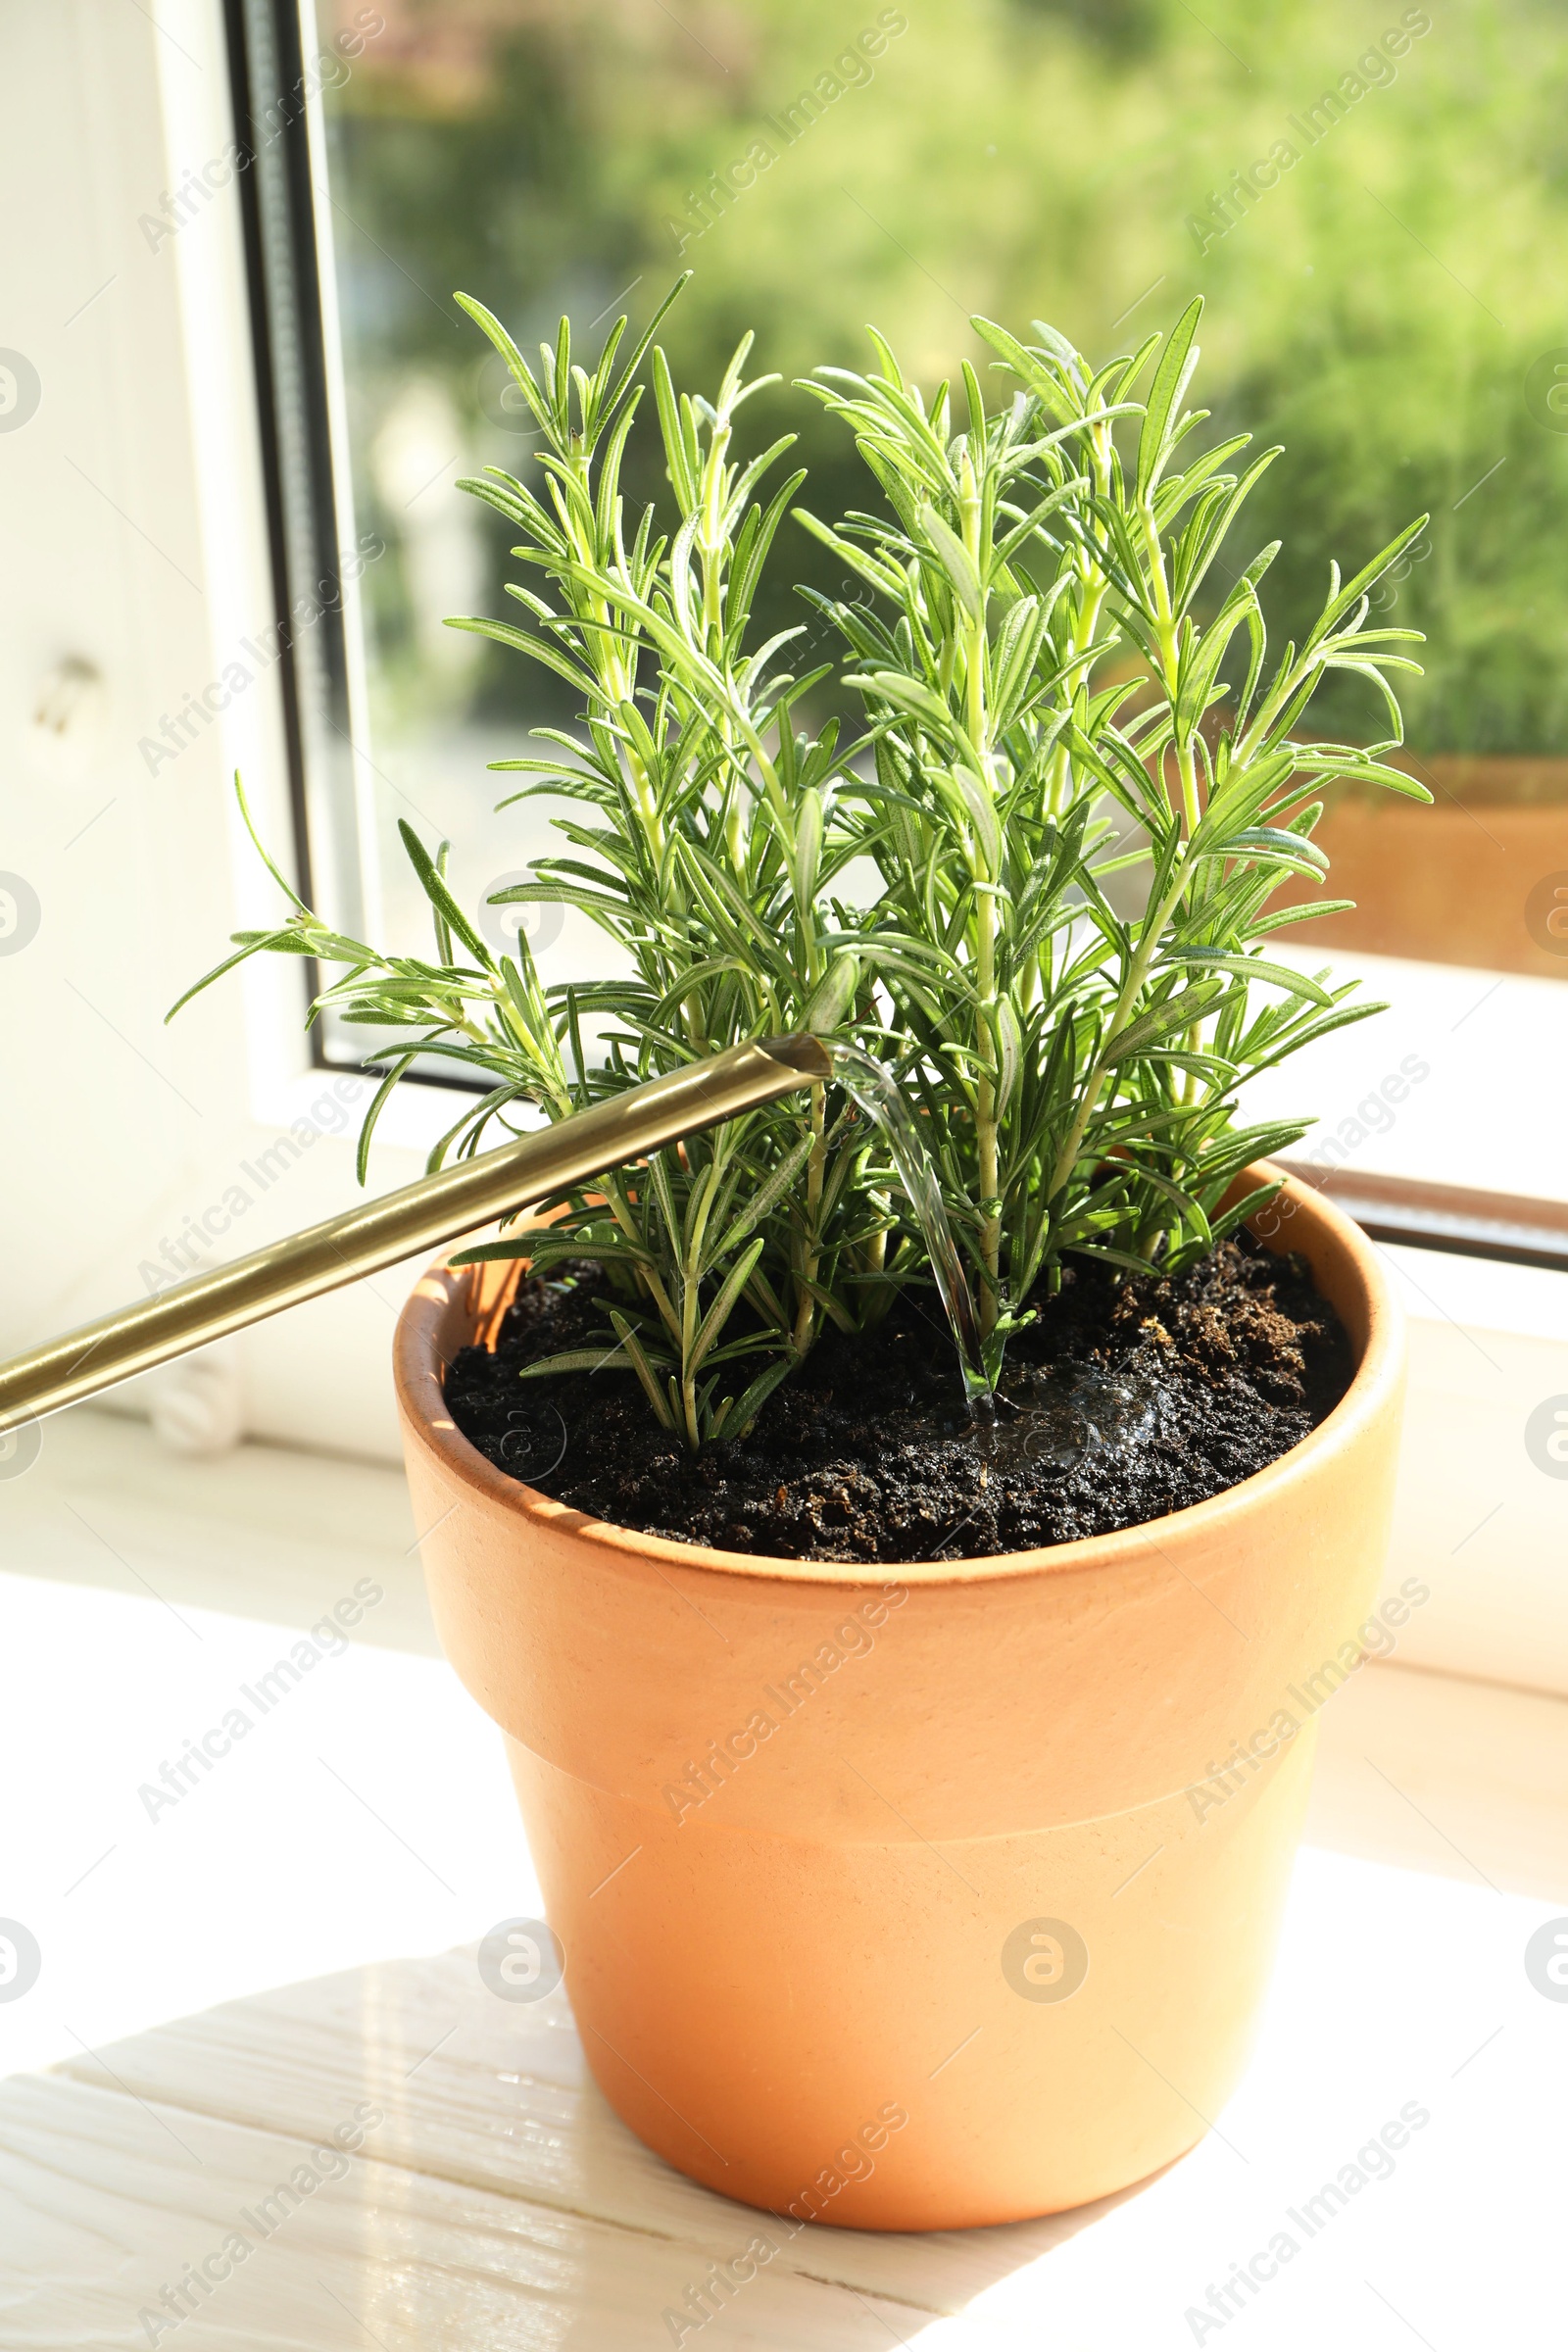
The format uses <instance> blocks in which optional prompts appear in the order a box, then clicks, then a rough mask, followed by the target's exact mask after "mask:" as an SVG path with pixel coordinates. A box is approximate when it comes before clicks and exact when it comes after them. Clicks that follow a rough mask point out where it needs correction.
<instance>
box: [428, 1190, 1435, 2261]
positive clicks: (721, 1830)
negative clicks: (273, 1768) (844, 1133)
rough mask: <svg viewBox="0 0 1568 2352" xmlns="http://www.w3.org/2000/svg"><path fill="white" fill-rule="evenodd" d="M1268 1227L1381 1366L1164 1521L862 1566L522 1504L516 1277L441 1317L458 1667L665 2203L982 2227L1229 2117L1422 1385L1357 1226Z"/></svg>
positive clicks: (1297, 1205)
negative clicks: (1406, 1386)
mask: <svg viewBox="0 0 1568 2352" xmlns="http://www.w3.org/2000/svg"><path fill="white" fill-rule="evenodd" d="M1255 1173H1256V1172H1255V1171H1254V1175H1255ZM1264 1221H1265V1223H1266V1224H1267V1225H1268V1226H1269V1228H1270V1231H1269V1235H1268V1236H1267V1237H1265V1238H1267V1239H1268V1240H1269V1242H1270V1246H1271V1247H1275V1248H1280V1249H1285V1248H1292V1249H1299V1250H1303V1251H1304V1252H1305V1254H1306V1256H1307V1257H1308V1259H1309V1260H1310V1261H1311V1264H1312V1268H1313V1272H1314V1274H1315V1276H1316V1278H1317V1282H1318V1285H1319V1287H1320V1289H1321V1290H1322V1291H1323V1292H1324V1294H1325V1295H1326V1296H1327V1297H1328V1298H1329V1299H1332V1301H1333V1302H1334V1304H1335V1305H1336V1306H1337V1307H1338V1309H1339V1311H1340V1314H1341V1315H1342V1317H1343V1318H1344V1320H1345V1323H1346V1326H1347V1328H1348V1331H1349V1333H1350V1336H1351V1340H1352V1342H1353V1345H1354V1348H1355V1351H1356V1356H1357V1361H1358V1369H1357V1372H1356V1375H1355V1379H1354V1382H1353V1384H1352V1386H1351V1388H1350V1391H1349V1393H1348V1396H1347V1397H1345V1399H1344V1401H1343V1402H1342V1403H1341V1404H1340V1405H1339V1406H1338V1407H1337V1409H1336V1410H1335V1411H1334V1412H1333V1413H1332V1414H1331V1415H1330V1416H1329V1418H1328V1420H1327V1421H1326V1422H1324V1424H1323V1425H1322V1426H1321V1428H1319V1429H1317V1430H1315V1431H1314V1432H1313V1433H1312V1435H1311V1436H1310V1437H1309V1438H1307V1439H1306V1440H1305V1441H1304V1443H1303V1444H1301V1445H1300V1446H1297V1447H1296V1448H1295V1449H1294V1451H1292V1452H1291V1453H1289V1454H1287V1455H1285V1456H1284V1457H1283V1458H1282V1459H1281V1460H1280V1461H1278V1462H1276V1463H1274V1464H1273V1465H1272V1466H1271V1467H1270V1468H1268V1469H1267V1470H1264V1471H1262V1472H1260V1473H1259V1474H1258V1475H1257V1476H1255V1477H1253V1478H1250V1479H1247V1480H1245V1481H1244V1482H1243V1483H1242V1484H1241V1485H1240V1486H1237V1487H1234V1488H1232V1489H1231V1490H1230V1491H1229V1493H1227V1494H1224V1495H1217V1496H1215V1497H1214V1498H1213V1499H1212V1500H1211V1501H1208V1502H1204V1503H1201V1504H1199V1505H1198V1506H1197V1507H1196V1508H1194V1509H1191V1510H1185V1511H1179V1512H1177V1513H1175V1514H1174V1515H1173V1516H1171V1517H1169V1518H1165V1519H1161V1520H1158V1521H1156V1522H1154V1523H1152V1525H1150V1526H1147V1527H1138V1528H1132V1529H1129V1530H1127V1531H1125V1532H1123V1533H1120V1534H1117V1535H1111V1536H1103V1537H1098V1538H1096V1539H1094V1540H1093V1541H1091V1542H1087V1543H1079V1544H1060V1545H1057V1546H1055V1547H1054V1548H1052V1549H1049V1550H1041V1551H1030V1552H1020V1553H1016V1554H1012V1555H1009V1556H1007V1557H1005V1558H1001V1559H984V1560H968V1561H958V1562H943V1563H941V1564H933V1563H929V1562H926V1563H915V1564H911V1565H910V1566H907V1567H903V1568H898V1569H889V1570H885V1571H879V1572H874V1573H872V1574H869V1575H868V1574H867V1573H866V1571H865V1570H864V1569H862V1568H854V1567H839V1566H832V1565H824V1564H820V1563H808V1562H800V1561H794V1560H771V1559H760V1558H754V1557H749V1556H743V1555H741V1554H738V1553H731V1552H718V1551H709V1550H705V1549H703V1548H701V1547H699V1546H696V1545H689V1544H674V1543H666V1542H663V1541H662V1540H660V1539H658V1538H655V1537H650V1536H643V1535H634V1534H631V1533H628V1532H627V1531H626V1530H625V1529H622V1528H617V1527H611V1526H607V1525H605V1524H603V1523H601V1522H598V1521H595V1520H591V1519H588V1518H585V1517H584V1516H583V1515H582V1514H580V1513H579V1512H576V1511H572V1510H568V1509H566V1508H565V1507H564V1505H562V1504H560V1503H557V1502H551V1501H549V1500H547V1499H546V1498H545V1497H544V1496H543V1495H538V1494H536V1493H535V1492H534V1491H533V1490H532V1489H530V1488H527V1487H524V1486H521V1485H519V1484H517V1483H516V1482H515V1480H513V1479H511V1478H509V1477H507V1476H505V1475H503V1473H501V1472H500V1471H498V1470H496V1469H495V1468H493V1467H492V1465H491V1464H490V1463H489V1462H488V1461H486V1460H485V1459H484V1458H483V1456H482V1455H480V1454H479V1453H478V1452H476V1451H475V1449H474V1448H473V1447H472V1446H469V1445H468V1444H467V1442H466V1439H464V1438H462V1437H461V1436H460V1435H459V1434H458V1432H457V1430H456V1429H455V1428H454V1427H453V1425H452V1423H451V1421H450V1420H449V1418H448V1417H447V1413H446V1410H445V1406H444V1403H443V1399H442V1395H441V1388H440V1382H441V1378H442V1375H443V1371H444V1367H445V1366H446V1364H447V1363H448V1362H450V1360H451V1358H452V1356H453V1354H454V1353H455V1351H456V1350H457V1349H458V1348H460V1347H463V1346H465V1345H466V1344H467V1343H468V1342H470V1341H471V1340H472V1339H473V1338H474V1337H475V1336H476V1335H477V1336H481V1337H483V1336H487V1335H488V1332H489V1331H490V1330H491V1329H492V1328H493V1326H494V1323H495V1321H496V1319H497V1317H498V1314H499V1310H500V1306H501V1304H503V1303H504V1296H503V1292H502V1289H501V1285H500V1284H499V1283H498V1282H497V1280H496V1277H497V1275H498V1274H504V1275H506V1276H509V1277H510V1276H511V1275H512V1269H510V1268H495V1267H485V1268H475V1269H471V1270H466V1271H463V1272H453V1271H450V1270H447V1269H445V1268H440V1267H437V1268H436V1269H434V1270H433V1271H432V1272H431V1273H429V1274H428V1275H426V1276H425V1277H424V1279H423V1280H422V1281H421V1283H420V1284H419V1286H418V1288H417V1291H416V1292H415V1294H414V1297H413V1298H412V1299H411V1300H410V1302H409V1304H408V1306H407V1308H406V1309H405V1311H404V1314H403V1318H402V1321H401V1323H400V1325H399V1327H398V1334H397V1382H398V1394H399V1399H400V1405H401V1410H402V1414H403V1420H404V1430H405V1437H406V1444H407V1454H408V1465H409V1477H410V1482H411V1485H412V1488H413V1495H414V1509H415V1516H416V1523H417V1525H418V1526H419V1527H421V1528H428V1529H429V1530H430V1531H431V1532H430V1534H429V1535H428V1536H427V1537H426V1538H425V1541H424V1546H423V1550H424V1561H425V1567H426V1571H427V1573H428V1577H429V1583H430V1593H431V1599H432V1603H433V1606H434V1610H435V1616H436V1621H437V1625H438V1627H439V1629H440V1633H441V1639H442V1641H443V1642H444V1644H445V1646H446V1650H447V1654H448V1656H449V1657H450V1658H451V1660H452V1662H453V1664H454V1665H455V1666H456V1667H457V1670H458V1672H459V1673H460V1674H461V1675H462V1677H463V1679H464V1681H465V1682H466V1685H467V1687H468V1689H469V1691H471V1692H472V1693H473V1695H474V1697H475V1698H477V1699H478V1701H479V1703H480V1705H481V1706H483V1707H484V1708H485V1709H486V1711H487V1712H488V1713H489V1714H490V1715H491V1716H493V1717H494V1719H495V1721H496V1722H497V1723H498V1724H499V1725H500V1726H501V1727H502V1729H503V1731H504V1732H505V1733H506V1735H507V1739H508V1743H509V1749H510V1753H511V1757H512V1762H513V1768H514V1772H515V1780H516V1785H517V1790H518V1795H519V1797H520V1800H521V1804H522V1810H523V1815H524V1819H525V1821H526V1825H527V1830H528V1837H529V1841H530V1844H531V1847H532V1851H533V1855H534V1859H535V1861H536V1863H537V1866H538V1871H539V1877H540V1882H541V1884H542V1886H543V1887H544V1890H545V1896H546V1902H547V1905H548V1909H549V1913H550V1919H551V1923H552V1926H553V1928H554V1931H555V1934H556V1936H557V1937H558V1939H559V1942H560V1944H561V1946H562V1948H563V1951H564V1960H565V1983H566V1989H567V1991H568V1992H569V1994H570V1997H571V2001H572V2006H573V2009H574V2012H575V2015H576V2020H577V2024H578V2026H579V2028H580V2030H581V2033H582V2037H583V2041H584V2044H585V2047H586V2050H587V2053H588V2060H589V2064H590V2065H591V2067H592V2069H593V2072H594V2075H595V2076H596V2078H597V2080H598V2082H599V2083H600V2085H601V2087H602V2088H603V2090H604V2092H605V2095H606V2096H607V2098H608V2099H609V2100H610V2102H611V2104H612V2105H613V2107H614V2108H615V2110H616V2112H617V2113H618V2114H619V2115H620V2116H622V2117H623V2118H624V2119H625V2121H626V2122H627V2123H628V2124H629V2125H630V2126H631V2128H632V2130H633V2131H636V2132H637V2133H638V2134H639V2135H640V2136H641V2137H642V2138H643V2139H644V2140H646V2141H647V2142H648V2144H649V2145H650V2146H651V2147H653V2148H655V2149H657V2150H658V2152H659V2153H660V2154H661V2155H662V2156H663V2157H664V2158H666V2159H667V2161H668V2162H669V2163H670V2164H672V2165H675V2166H676V2167H678V2168H679V2170H680V2171H682V2172H685V2173H688V2174H691V2175H692V2176H693V2177H694V2178H695V2179H697V2180H702V2181H705V2182H706V2183H707V2184H708V2185H709V2186H710V2187H711V2188H714V2189H718V2190H720V2191H722V2192H723V2193H724V2194H726V2195H728V2196H732V2197H739V2198H742V2199H744V2200H746V2201H747V2202H749V2203H751V2204H754V2205H759V2206H763V2207H767V2208H770V2209H771V2210H772V2211H773V2212H774V2213H776V2214H791V2215H793V2216H794V2217H795V2218H796V2219H797V2220H805V2219H816V2220H820V2221H824V2222H833V2223H840V2224H845V2225H848V2226H852V2227H854V2228H858V2229H950V2228H959V2227H963V2226H966V2225H972V2224H976V2223H988V2222H1005V2221H1011V2220H1016V2219H1019V2218H1022V2217H1024V2216H1027V2215H1032V2214H1041V2213H1048V2212H1053V2211H1055V2210H1057V2209H1059V2208H1061V2207H1064V2206H1071V2205H1077V2204H1081V2203H1083V2202H1085V2201H1086V2200H1088V2199H1090V2198H1093V2197H1099V2196H1102V2195H1103V2194H1105V2193H1106V2192H1107V2191H1109V2190H1112V2189H1116V2188H1120V2187H1122V2186H1124V2185H1126V2184H1127V2183H1128V2182H1130V2181H1134V2180H1140V2179H1142V2178H1144V2177H1145V2176H1146V2175H1148V2174H1150V2173H1152V2172H1153V2171H1155V2170H1156V2169H1157V2168H1158V2167H1159V2166H1161V2165H1163V2164H1166V2163H1168V2162H1169V2161H1170V2159H1171V2158H1173V2157H1175V2156H1179V2155H1180V2154H1181V2153H1182V2152H1183V2150H1185V2149H1186V2148H1188V2147H1190V2146H1191V2145H1192V2144H1193V2143H1194V2141H1195V2140H1197V2139H1198V2138H1199V2137H1200V2136H1201V2134H1202V2132H1203V2131H1204V2129H1205V2121H1204V2119H1205V2118H1212V2117H1214V2116H1215V2115H1217V2114H1218V2112H1219V2109H1220V2107H1221V2106H1222V2105H1223V2104H1224V2102H1225V2100H1226V2098H1227V2097H1228V2096H1229V2094H1230V2092H1231V2090H1232V2088H1233V2087H1234V2085H1235V2083H1236V2081H1237V2079H1238V2077H1239V2075H1240V2073H1241V2071H1242V2068H1243V2065H1244V2064H1245V2061H1246V2057H1247V2053H1248V2048H1249V2043H1250V2035H1251V2031H1252V2021H1253V2016H1254V2013H1255V2011H1256V2008H1257V2005H1258V2001H1259V1997H1260V1995H1261V1992H1262V1990H1263V1986H1264V1983H1265V1979H1266V1977H1267V1973H1268V1969H1269V1965H1270V1959H1271V1955H1272V1949H1273V1945H1274V1940H1275V1934H1276V1928H1277V1924H1278V1919H1279V1914H1280V1908H1281V1904H1282V1901H1283V1897H1284V1893H1285V1888H1286V1884H1287V1881H1288V1879H1289V1876H1290V1871H1291V1864H1292V1858H1293V1854H1294V1850H1295V1845H1296V1840H1297V1836H1298V1832H1299V1823H1300V1819H1301V1812H1302V1807H1303V1804H1304V1801H1305V1797H1306V1790H1307V1783H1308V1778H1309V1774H1310V1769H1311V1758H1312V1749H1313V1742H1314V1734H1315V1722H1314V1715H1315V1710H1316V1707H1317V1706H1318V1705H1319V1704H1321V1703H1322V1700H1323V1698H1324V1697H1326V1696H1327V1695H1328V1693H1329V1691H1331V1690H1332V1689H1333V1688H1335V1687H1336V1686H1337V1684H1338V1682H1339V1681H1341V1680H1343V1678H1344V1675H1345V1674H1346V1672H1347V1671H1348V1669H1349V1666H1350V1664H1351V1662H1353V1661H1355V1660H1356V1659H1357V1655H1358V1653H1357V1650H1356V1646H1355V1635H1356V1629H1357V1627H1358V1626H1359V1625H1361V1624H1362V1623H1363V1622H1364V1620H1365V1619H1366V1616H1367V1612H1368V1610H1369V1607H1370V1605H1371V1602H1372V1600H1373V1597H1374V1594H1375V1592H1376V1587H1377V1582H1378V1575H1379V1571H1380V1568H1381V1565H1382V1561H1383V1555H1384V1549H1385V1544H1386V1541H1387V1535H1388V1525H1389V1516H1390V1507H1391V1499H1392V1490H1393V1484H1394V1468H1395V1449H1396V1442H1397V1430H1398V1419H1399V1407H1400V1396H1401V1390H1402V1383H1403V1345H1402V1337H1401V1332H1400V1325H1399V1318H1398V1314H1397V1308H1396V1306H1395V1305H1394V1303H1393V1301H1392V1299H1391V1297H1390V1294H1389V1292H1388V1290H1387V1288H1386V1287H1385V1284H1384V1280H1383V1277H1382V1274H1381V1271H1380V1268H1379V1265H1378V1261H1377V1259H1376V1257H1375V1256H1374V1254H1373V1252H1372V1250H1371V1249H1370V1248H1369V1247H1368V1245H1367V1243H1366V1242H1365V1241H1364V1239H1363V1238H1362V1236H1361V1235H1360V1233H1359V1232H1358V1230H1357V1228H1356V1227H1355V1226H1353V1225H1352V1224H1350V1223H1349V1222H1348V1219H1347V1218H1345V1217H1344V1216H1343V1215H1342V1214H1341V1213H1340V1212H1339V1211H1338V1210H1336V1209H1335V1208H1334V1207H1333V1206H1332V1205H1331V1204H1330V1203H1329V1202H1328V1201H1324V1200H1322V1199H1321V1198H1319V1197H1318V1196H1317V1195H1315V1194H1314V1193H1313V1192H1312V1191H1311V1190H1310V1188H1307V1187H1303V1186H1300V1185H1299V1184H1296V1183H1294V1182H1293V1183H1291V1184H1290V1185H1289V1186H1288V1187H1287V1191H1286V1194H1285V1195H1284V1196H1283V1198H1282V1201H1280V1202H1279V1203H1277V1204H1276V1206H1275V1207H1274V1208H1273V1209H1271V1210H1270V1211H1268V1212H1267V1213H1266V1217H1265V1220H1264ZM1270 1727H1272V1729H1271V1728H1270ZM1237 1756H1240V1757H1241V1759H1242V1760H1241V1761H1240V1762H1237V1761H1235V1759H1236V1758H1237ZM1227 1758H1230V1759H1232V1761H1231V1763H1230V1765H1229V1768H1228V1769H1227V1766H1226V1760H1227Z"/></svg>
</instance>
